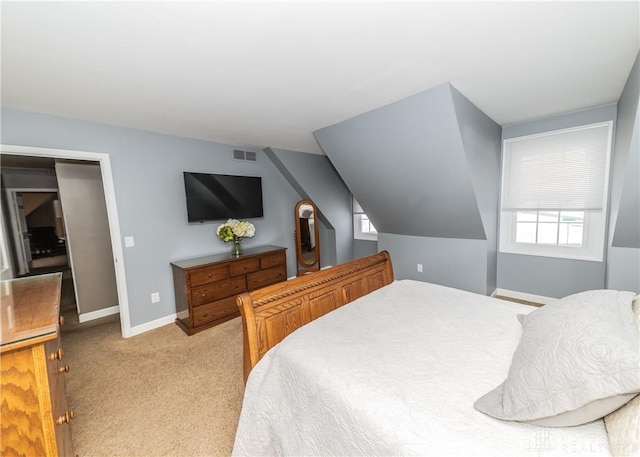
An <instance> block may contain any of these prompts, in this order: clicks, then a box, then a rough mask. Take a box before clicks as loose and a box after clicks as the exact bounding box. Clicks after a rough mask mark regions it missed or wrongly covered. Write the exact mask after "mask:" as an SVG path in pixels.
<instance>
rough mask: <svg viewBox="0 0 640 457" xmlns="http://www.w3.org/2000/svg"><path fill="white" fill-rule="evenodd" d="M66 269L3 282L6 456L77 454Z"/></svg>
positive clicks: (0, 383) (1, 416)
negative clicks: (63, 293) (64, 335)
mask: <svg viewBox="0 0 640 457" xmlns="http://www.w3.org/2000/svg"><path fill="white" fill-rule="evenodd" d="M61 282H62V273H53V274H48V275H42V276H32V277H28V278H23V279H14V280H10V281H2V282H0V298H1V305H0V309H1V312H2V316H1V320H2V335H1V337H0V339H1V344H2V345H1V346H0V351H1V352H0V357H1V360H0V363H1V366H2V367H1V369H0V401H1V403H2V406H1V408H0V422H1V425H0V432H1V435H0V436H1V437H2V442H1V445H0V454H1V455H3V456H18V455H29V456H31V455H33V456H70V455H73V443H72V441H71V429H70V425H69V422H70V421H71V419H72V418H73V411H71V410H69V409H68V408H67V397H66V391H65V373H67V372H68V371H69V366H68V365H66V364H65V363H64V362H63V357H64V353H63V351H62V347H61V346H60V325H61V324H62V319H61V317H60V290H61Z"/></svg>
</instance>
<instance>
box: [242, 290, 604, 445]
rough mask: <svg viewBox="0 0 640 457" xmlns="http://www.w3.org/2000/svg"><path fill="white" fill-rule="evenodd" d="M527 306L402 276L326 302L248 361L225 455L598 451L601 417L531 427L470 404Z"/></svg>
mask: <svg viewBox="0 0 640 457" xmlns="http://www.w3.org/2000/svg"><path fill="white" fill-rule="evenodd" d="M532 309H534V308H532V307H529V306H525V305H519V304H516V303H511V302H506V301H501V300H497V299H493V298H490V297H485V296H481V295H477V294H473V293H470V292H465V291H461V290H457V289H451V288H447V287H442V286H437V285H433V284H429V283H423V282H418V281H411V280H402V281H396V282H394V283H393V284H391V285H389V286H387V287H385V288H383V289H379V290H377V291H375V292H373V293H371V294H369V295H368V296H366V297H363V298H361V299H359V300H356V301H354V302H352V303H350V304H348V305H346V306H344V307H342V308H340V309H337V310H335V311H334V312H331V313H329V314H327V315H325V316H323V317H322V318H320V319H317V320H316V321H314V322H312V323H310V324H308V325H306V326H304V327H303V328H301V329H298V330H297V331H295V332H294V333H292V334H291V335H289V336H288V337H287V338H286V339H285V340H284V341H283V342H282V343H281V344H279V345H278V346H276V347H275V348H273V349H272V350H271V351H269V352H268V353H267V354H266V355H265V357H264V358H263V359H262V360H261V361H260V362H259V363H258V364H257V365H256V366H255V367H254V369H253V370H252V372H251V375H250V376H249V380H248V383H247V386H246V390H245V396H244V402H243V406H242V412H241V416H240V423H239V425H238V431H237V434H236V441H235V445H234V449H233V455H236V456H240V455H323V456H325V455H385V456H386V455H434V456H447V455H459V456H478V455H486V456H545V457H546V456H548V457H551V456H558V455H589V456H597V455H609V454H610V453H609V447H608V444H607V438H606V432H605V429H604V425H603V423H602V421H597V422H593V423H590V424H586V425H582V426H579V427H570V428H543V427H537V426H533V425H528V424H521V423H515V422H503V421H500V420H497V419H493V418H491V417H488V416H486V415H484V414H482V413H480V412H478V411H476V410H475V409H474V408H473V403H474V402H475V400H476V399H478V398H479V397H480V396H482V395H483V394H485V393H486V392H488V391H489V390H491V389H493V388H494V387H496V386H497V385H498V384H500V383H501V382H502V381H503V380H504V379H505V377H506V375H507V372H508V369H509V365H510V363H511V357H512V355H513V352H514V351H515V348H516V346H517V345H518V342H519V340H520V336H521V327H520V324H519V322H518V320H517V318H516V315H517V314H522V313H528V312H530V311H531V310H532Z"/></svg>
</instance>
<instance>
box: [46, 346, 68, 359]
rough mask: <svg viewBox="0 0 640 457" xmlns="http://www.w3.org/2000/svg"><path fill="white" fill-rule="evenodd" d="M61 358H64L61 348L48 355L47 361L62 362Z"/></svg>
mask: <svg viewBox="0 0 640 457" xmlns="http://www.w3.org/2000/svg"><path fill="white" fill-rule="evenodd" d="M62 357H64V351H63V350H62V348H59V349H58V350H57V351H56V352H52V353H51V354H49V360H62Z"/></svg>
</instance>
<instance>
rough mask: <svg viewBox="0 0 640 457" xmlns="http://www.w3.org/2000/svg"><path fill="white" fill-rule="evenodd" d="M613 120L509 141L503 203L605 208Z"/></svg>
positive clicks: (522, 206)
mask: <svg viewBox="0 0 640 457" xmlns="http://www.w3.org/2000/svg"><path fill="white" fill-rule="evenodd" d="M611 129H612V124H611V123H610V122H606V123H600V124H593V125H589V126H583V127H579V128H574V129H567V130H560V131H555V132H550V133H546V134H543V135H535V136H527V137H520V138H515V139H511V140H506V141H505V153H504V156H503V157H504V169H503V177H504V182H503V189H502V192H503V195H502V209H503V210H505V211H515V210H580V211H581V210H584V211H589V210H602V208H604V206H605V196H606V192H605V190H606V189H605V185H606V182H607V179H606V178H607V174H608V172H609V168H608V157H609V148H610V145H611Z"/></svg>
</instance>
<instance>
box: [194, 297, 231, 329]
mask: <svg viewBox="0 0 640 457" xmlns="http://www.w3.org/2000/svg"><path fill="white" fill-rule="evenodd" d="M236 314H238V315H239V314H240V311H239V310H238V306H237V305H236V297H235V295H234V296H233V297H228V298H224V299H222V300H218V301H217V302H214V303H209V304H208V305H203V306H198V307H197V308H195V309H194V310H193V326H194V327H199V326H201V325H204V324H206V323H207V322H211V321H215V320H217V319H222V318H223V317H226V316H231V315H236Z"/></svg>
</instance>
